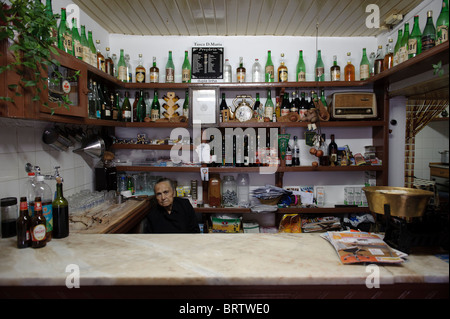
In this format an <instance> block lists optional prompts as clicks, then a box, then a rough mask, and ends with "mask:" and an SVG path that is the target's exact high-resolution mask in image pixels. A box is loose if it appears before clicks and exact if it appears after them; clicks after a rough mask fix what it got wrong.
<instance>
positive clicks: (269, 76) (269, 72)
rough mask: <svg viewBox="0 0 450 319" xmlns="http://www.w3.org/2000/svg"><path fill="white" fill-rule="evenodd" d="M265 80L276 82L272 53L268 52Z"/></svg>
mask: <svg viewBox="0 0 450 319" xmlns="http://www.w3.org/2000/svg"><path fill="white" fill-rule="evenodd" d="M264 78H265V81H266V82H275V68H274V66H273V62H272V52H271V51H270V50H269V51H267V61H266V66H265V71H264Z"/></svg>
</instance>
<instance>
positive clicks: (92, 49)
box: [88, 30, 98, 68]
mask: <svg viewBox="0 0 450 319" xmlns="http://www.w3.org/2000/svg"><path fill="white" fill-rule="evenodd" d="M88 44H89V49H90V52H89V53H90V56H91V60H90V64H91V65H92V66H93V67H94V68H98V67H97V49H96V48H95V44H94V39H93V38H92V31H91V30H89V31H88Z"/></svg>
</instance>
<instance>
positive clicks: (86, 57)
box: [80, 25, 91, 64]
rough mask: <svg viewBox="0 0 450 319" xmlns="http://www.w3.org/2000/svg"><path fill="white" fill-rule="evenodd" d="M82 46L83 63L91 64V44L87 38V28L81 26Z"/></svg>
mask: <svg viewBox="0 0 450 319" xmlns="http://www.w3.org/2000/svg"><path fill="white" fill-rule="evenodd" d="M80 37H81V46H82V47H83V55H82V59H81V60H82V61H83V62H86V63H88V64H91V49H90V48H89V42H88V39H87V37H86V27H85V26H84V25H82V26H81V34H80Z"/></svg>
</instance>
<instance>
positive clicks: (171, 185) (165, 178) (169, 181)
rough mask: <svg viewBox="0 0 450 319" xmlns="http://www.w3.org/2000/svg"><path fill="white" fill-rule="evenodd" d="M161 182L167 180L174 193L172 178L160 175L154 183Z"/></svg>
mask: <svg viewBox="0 0 450 319" xmlns="http://www.w3.org/2000/svg"><path fill="white" fill-rule="evenodd" d="M163 182H168V183H169V185H170V187H171V188H172V190H173V192H174V193H175V183H174V182H173V180H171V179H170V178H167V177H162V178H160V179H158V180H157V181H156V184H159V183H163ZM156 184H155V186H156Z"/></svg>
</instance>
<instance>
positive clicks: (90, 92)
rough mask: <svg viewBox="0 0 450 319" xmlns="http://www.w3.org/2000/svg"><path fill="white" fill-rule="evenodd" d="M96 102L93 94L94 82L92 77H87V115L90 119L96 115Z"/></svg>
mask: <svg viewBox="0 0 450 319" xmlns="http://www.w3.org/2000/svg"><path fill="white" fill-rule="evenodd" d="M95 105H96V102H95V95H94V84H93V83H92V79H89V83H88V117H89V118H90V119H95V118H96V117H97V116H96V107H95Z"/></svg>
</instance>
